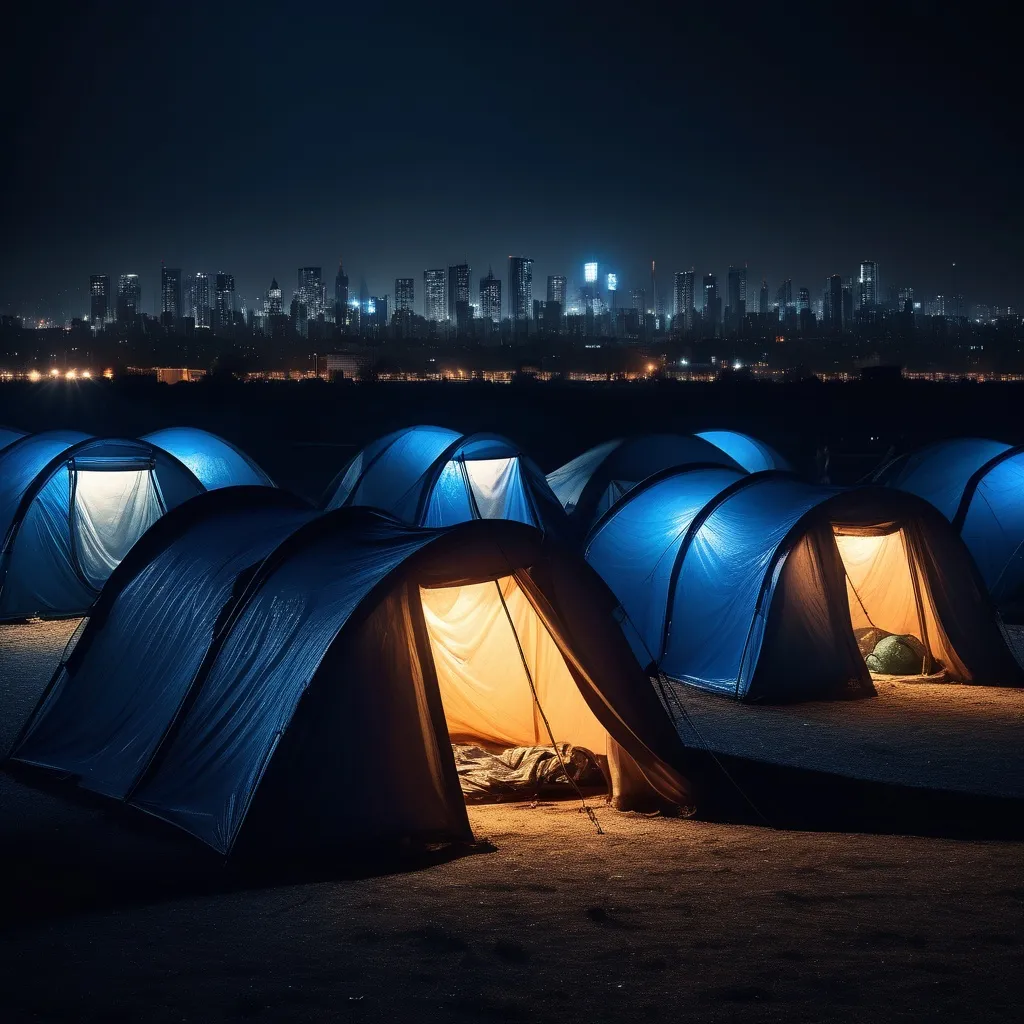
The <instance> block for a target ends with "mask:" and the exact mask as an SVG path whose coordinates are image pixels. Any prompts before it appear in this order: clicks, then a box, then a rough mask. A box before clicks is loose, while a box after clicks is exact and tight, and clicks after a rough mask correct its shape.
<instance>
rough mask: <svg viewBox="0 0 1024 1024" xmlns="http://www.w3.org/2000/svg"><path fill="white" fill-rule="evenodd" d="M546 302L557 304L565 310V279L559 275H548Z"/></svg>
mask: <svg viewBox="0 0 1024 1024" xmlns="http://www.w3.org/2000/svg"><path fill="white" fill-rule="evenodd" d="M548 302H558V303H560V304H561V306H562V309H565V278H564V277H563V276H562V275H561V274H549V275H548Z"/></svg>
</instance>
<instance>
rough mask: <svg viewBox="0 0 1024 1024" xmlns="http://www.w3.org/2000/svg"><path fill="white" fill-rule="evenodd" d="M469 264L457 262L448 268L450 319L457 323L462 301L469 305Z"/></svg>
mask: <svg viewBox="0 0 1024 1024" xmlns="http://www.w3.org/2000/svg"><path fill="white" fill-rule="evenodd" d="M469 280H470V273H469V264H468V263H457V264H455V266H453V267H449V268H448V319H449V320H450V321H451V322H452V323H455V319H456V317H455V312H456V310H457V309H458V305H459V303H460V302H465V303H466V305H467V306H468V305H469V288H470V285H469Z"/></svg>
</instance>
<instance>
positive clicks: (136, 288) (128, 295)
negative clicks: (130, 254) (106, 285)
mask: <svg viewBox="0 0 1024 1024" xmlns="http://www.w3.org/2000/svg"><path fill="white" fill-rule="evenodd" d="M141 312H142V285H141V284H140V283H139V275H138V274H122V275H121V276H120V277H119V278H118V281H117V319H118V322H119V323H131V322H132V321H133V320H134V319H135V317H137V316H138V315H139V314H140V313H141Z"/></svg>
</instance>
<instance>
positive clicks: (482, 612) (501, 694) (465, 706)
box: [420, 576, 608, 755]
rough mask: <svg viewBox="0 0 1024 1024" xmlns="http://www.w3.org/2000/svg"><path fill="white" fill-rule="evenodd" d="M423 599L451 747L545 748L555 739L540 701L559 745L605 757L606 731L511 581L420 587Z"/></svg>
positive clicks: (421, 598) (524, 599)
mask: <svg viewBox="0 0 1024 1024" xmlns="http://www.w3.org/2000/svg"><path fill="white" fill-rule="evenodd" d="M499 588H500V591H499ZM502 599H504V601H503V600H502ZM420 601H421V604H422V607H423V617H424V620H425V622H426V626H427V635H428V637H429V640H430V650H431V654H432V656H433V661H434V668H435V672H436V675H437V681H438V687H439V689H440V692H441V701H442V703H443V705H444V711H445V719H446V721H447V725H448V732H449V735H450V738H451V740H452V741H453V742H455V743H476V744H479V745H481V746H485V747H492V748H507V747H532V746H548V745H550V743H551V737H549V735H548V731H547V728H546V727H545V724H544V720H543V717H542V716H541V714H540V712H539V710H538V708H537V701H539V702H540V705H541V707H542V708H543V709H544V714H545V715H546V717H547V719H548V722H549V723H550V726H551V732H552V734H553V736H554V740H555V742H556V743H558V744H561V743H571V744H573V745H574V746H582V747H586V748H587V749H589V750H590V751H592V752H593V753H595V754H602V755H603V754H605V753H606V752H607V746H608V734H607V732H606V731H605V729H604V727H603V726H602V725H601V724H600V722H598V720H597V718H596V717H595V716H594V713H593V711H591V710H590V707H589V706H588V705H587V703H586V701H585V700H584V699H583V695H582V694H581V693H580V691H579V687H578V686H577V685H576V682H575V680H574V679H573V677H572V675H571V673H570V672H569V669H568V667H567V666H566V664H565V660H564V659H563V657H562V654H561V652H560V651H559V650H558V647H557V645H556V644H555V641H554V640H553V639H552V637H551V634H550V633H549V632H548V630H547V627H546V626H545V625H544V623H543V622H542V621H541V619H540V617H539V616H538V614H537V612H536V610H535V609H534V607H533V605H532V604H531V603H530V601H529V599H528V598H527V596H526V594H525V593H524V592H523V590H522V589H521V588H520V587H519V585H518V584H517V583H516V580H515V578H514V577H512V576H506V577H503V578H502V579H499V580H497V581H490V582H486V583H472V584H467V585H464V586H458V587H437V588H434V587H430V588H428V587H421V588H420ZM506 608H507V609H508V611H507V613H506ZM510 620H511V621H510ZM513 630H514V631H513ZM517 639H518V644H517ZM520 648H521V649H522V655H520ZM524 659H525V661H526V664H527V666H528V667H529V671H530V676H532V678H533V683H534V686H535V687H536V691H537V701H534V699H533V692H532V690H531V687H530V680H529V678H527V674H526V669H525V668H524V666H523V660H524Z"/></svg>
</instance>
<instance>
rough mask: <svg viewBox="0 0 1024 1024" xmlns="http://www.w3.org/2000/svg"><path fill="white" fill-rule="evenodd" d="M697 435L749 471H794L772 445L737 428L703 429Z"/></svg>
mask: <svg viewBox="0 0 1024 1024" xmlns="http://www.w3.org/2000/svg"><path fill="white" fill-rule="evenodd" d="M697 437H700V438H703V439H704V440H705V441H710V442H711V443H712V444H713V445H715V447H716V448H721V449H722V451H723V452H725V454H726V455H728V456H729V457H730V458H731V459H733V460H735V461H736V462H738V463H739V464H740V465H741V466H742V467H743V468H744V469H745V470H746V471H747V472H748V473H763V472H765V471H766V470H770V469H780V470H786V471H788V472H792V469H793V467H792V466H791V465H790V464H789V463H788V462H787V461H786V460H785V459H784V458H783V457H782V456H781V455H780V454H779V453H778V452H777V451H775V449H774V448H772V447H771V445H768V444H765V442H764V441H759V440H758V439H757V438H756V437H751V436H750V435H749V434H740V433H738V432H737V431H735V430H702V431H701V432H700V433H699V434H697Z"/></svg>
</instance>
